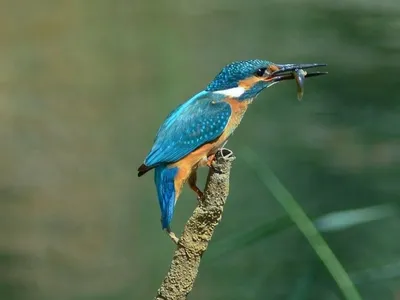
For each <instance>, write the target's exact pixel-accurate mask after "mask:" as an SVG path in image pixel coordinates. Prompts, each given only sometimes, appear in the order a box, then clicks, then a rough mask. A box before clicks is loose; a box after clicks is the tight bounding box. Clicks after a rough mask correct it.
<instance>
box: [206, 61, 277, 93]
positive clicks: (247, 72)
mask: <svg viewBox="0 0 400 300" xmlns="http://www.w3.org/2000/svg"><path fill="white" fill-rule="evenodd" d="M269 64H270V62H269V61H266V60H261V59H251V60H244V61H235V62H233V63H230V64H229V65H227V66H226V67H224V68H223V69H222V70H221V72H219V74H218V75H217V76H216V77H215V78H214V80H213V81H211V83H210V84H209V85H208V86H207V88H206V91H209V92H213V91H220V90H226V89H230V88H234V87H237V86H238V82H239V81H240V80H243V79H246V78H248V77H249V76H251V75H252V74H254V72H256V71H257V69H259V68H265V67H266V66H268V65H269Z"/></svg>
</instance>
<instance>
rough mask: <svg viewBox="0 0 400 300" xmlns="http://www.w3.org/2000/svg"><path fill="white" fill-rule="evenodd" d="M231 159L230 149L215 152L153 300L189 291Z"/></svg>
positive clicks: (215, 220) (224, 192)
mask: <svg viewBox="0 0 400 300" xmlns="http://www.w3.org/2000/svg"><path fill="white" fill-rule="evenodd" d="M234 159H235V157H234V156H233V153H232V151H230V150H228V149H223V150H221V151H218V152H217V155H216V159H215V161H214V162H213V167H212V168H210V171H209V173H208V178H207V183H206V187H205V190H204V197H203V199H202V200H201V201H200V202H199V205H198V206H197V207H196V209H195V210H194V212H193V215H192V216H191V217H190V218H189V220H188V221H187V223H186V225H185V228H184V231H183V233H182V236H181V238H180V239H179V242H178V245H177V249H176V250H175V253H174V257H173V258H172V262H171V266H170V269H169V271H168V274H167V275H166V277H165V278H164V280H163V282H162V284H161V287H160V288H159V290H158V292H157V296H156V297H155V299H156V300H184V299H186V297H187V295H188V294H189V293H190V291H191V290H192V288H193V284H194V281H195V280H196V277H197V273H198V269H199V266H200V262H201V258H202V255H203V253H204V252H205V251H206V250H207V247H208V243H209V242H210V240H211V237H212V235H213V233H214V229H215V227H216V226H217V225H218V224H219V222H220V221H221V218H222V212H223V209H224V205H225V202H226V199H227V197H228V193H229V176H230V170H231V166H232V162H233V160H234Z"/></svg>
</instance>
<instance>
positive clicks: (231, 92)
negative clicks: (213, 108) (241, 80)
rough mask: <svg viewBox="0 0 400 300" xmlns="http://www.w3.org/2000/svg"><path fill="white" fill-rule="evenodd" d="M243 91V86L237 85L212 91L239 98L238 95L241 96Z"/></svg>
mask: <svg viewBox="0 0 400 300" xmlns="http://www.w3.org/2000/svg"><path fill="white" fill-rule="evenodd" d="M245 91H246V89H245V88H244V87H241V86H237V87H234V88H231V89H227V90H220V91H215V92H214V93H216V94H222V95H225V96H228V97H234V98H239V97H240V96H242V95H243V94H244V92H245Z"/></svg>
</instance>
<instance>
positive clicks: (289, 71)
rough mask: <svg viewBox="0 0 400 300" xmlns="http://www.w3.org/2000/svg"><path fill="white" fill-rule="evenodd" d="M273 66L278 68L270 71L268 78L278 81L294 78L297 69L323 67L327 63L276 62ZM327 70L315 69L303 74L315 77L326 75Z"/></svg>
mask: <svg viewBox="0 0 400 300" xmlns="http://www.w3.org/2000/svg"><path fill="white" fill-rule="evenodd" d="M275 66H277V67H278V70H276V71H274V72H272V73H271V74H270V75H269V78H271V80H272V81H274V82H278V81H282V80H289V79H295V74H294V73H295V72H296V71H297V70H305V69H311V68H316V67H325V66H327V64H318V63H314V64H285V65H278V64H276V65H275ZM326 74H328V72H321V71H315V72H307V74H306V75H305V76H304V77H306V78H308V77H315V76H320V75H326Z"/></svg>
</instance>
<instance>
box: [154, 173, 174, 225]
mask: <svg viewBox="0 0 400 300" xmlns="http://www.w3.org/2000/svg"><path fill="white" fill-rule="evenodd" d="M177 172H178V168H168V167H167V166H165V165H161V166H158V167H156V168H155V172H154V181H155V183H156V187H157V194H158V201H159V203H160V208H161V225H162V228H163V229H166V228H169V224H170V223H171V220H172V216H173V214H174V208H175V196H176V191H175V182H174V181H175V176H176V173H177Z"/></svg>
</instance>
